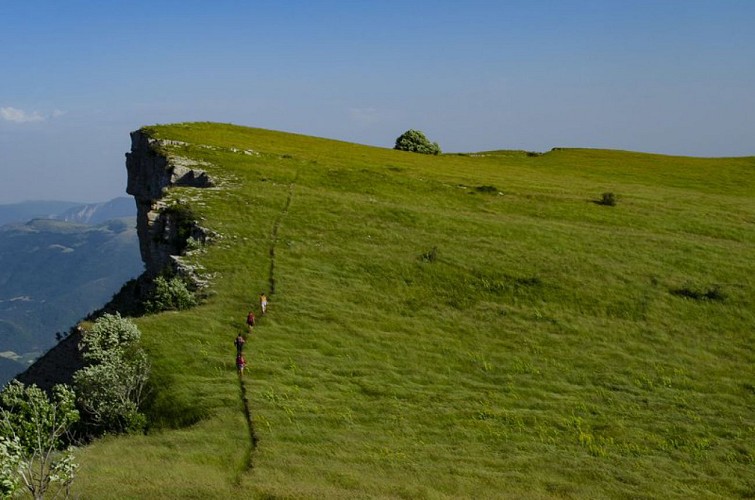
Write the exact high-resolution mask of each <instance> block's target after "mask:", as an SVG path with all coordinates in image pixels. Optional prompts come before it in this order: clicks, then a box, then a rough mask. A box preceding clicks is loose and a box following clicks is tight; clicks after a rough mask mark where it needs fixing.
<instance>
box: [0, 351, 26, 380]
mask: <svg viewBox="0 0 755 500" xmlns="http://www.w3.org/2000/svg"><path fill="white" fill-rule="evenodd" d="M2 355H3V353H2V352H0V386H2V385H3V384H5V382H6V381H8V380H10V379H12V378H13V377H14V376H15V375H17V374H18V373H20V372H21V371H23V370H25V369H26V367H27V365H25V364H22V363H19V362H18V361H15V360H13V359H7V358H4V357H3V356H2Z"/></svg>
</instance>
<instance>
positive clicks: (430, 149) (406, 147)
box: [393, 129, 440, 155]
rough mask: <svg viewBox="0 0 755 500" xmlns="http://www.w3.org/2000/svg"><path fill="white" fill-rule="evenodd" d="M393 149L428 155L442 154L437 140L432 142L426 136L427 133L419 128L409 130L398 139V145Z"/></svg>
mask: <svg viewBox="0 0 755 500" xmlns="http://www.w3.org/2000/svg"><path fill="white" fill-rule="evenodd" d="M393 149H398V150H399V151H411V152H413V153H422V154H427V155H437V154H440V146H438V143H437V142H430V140H429V139H428V138H427V137H425V134H423V133H422V132H420V131H419V130H412V129H410V130H407V131H406V132H404V133H403V134H401V135H400V136H399V137H398V138H397V139H396V145H395V146H394V147H393Z"/></svg>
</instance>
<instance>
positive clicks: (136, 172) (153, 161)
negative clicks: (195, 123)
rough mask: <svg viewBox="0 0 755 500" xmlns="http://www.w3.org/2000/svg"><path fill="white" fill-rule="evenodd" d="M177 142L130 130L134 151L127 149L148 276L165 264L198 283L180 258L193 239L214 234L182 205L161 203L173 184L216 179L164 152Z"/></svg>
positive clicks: (196, 183) (208, 184) (130, 184)
mask: <svg viewBox="0 0 755 500" xmlns="http://www.w3.org/2000/svg"><path fill="white" fill-rule="evenodd" d="M180 144H181V143H179V142H177V141H159V140H157V139H154V138H151V137H149V136H147V135H146V134H144V133H143V132H142V131H141V130H137V131H135V132H132V133H131V152H130V153H126V169H127V170H128V186H127V188H126V192H127V193H128V194H130V195H132V196H133V197H134V199H135V200H136V209H137V215H136V221H137V222H136V229H137V232H138V234H139V246H140V250H141V254H142V260H143V261H144V264H145V266H146V271H145V272H146V274H147V275H148V276H150V277H154V276H156V275H158V274H160V273H161V272H163V271H164V270H165V269H166V268H167V269H170V270H172V271H176V272H178V273H179V274H182V275H184V276H185V277H187V278H189V279H192V280H194V281H195V282H198V281H199V279H198V277H197V276H196V275H195V273H194V272H193V271H192V270H191V269H188V268H186V267H185V266H183V265H182V263H181V261H180V259H179V258H178V256H179V255H180V254H181V252H182V251H183V249H184V248H186V242H187V239H188V238H193V239H194V240H196V241H199V242H202V243H204V242H205V241H206V240H207V239H208V238H209V237H210V236H211V235H210V233H209V231H207V230H205V229H204V228H202V227H201V226H199V225H198V223H197V221H195V220H193V219H192V218H191V216H190V213H191V212H190V210H189V209H188V207H186V206H182V205H181V204H180V203H173V204H168V203H165V202H164V201H162V199H163V198H164V196H165V192H166V189H167V188H170V187H171V186H192V187H198V188H205V187H211V186H212V185H213V182H212V179H210V177H209V176H208V175H207V173H206V172H205V171H203V170H201V169H199V168H197V167H198V166H201V165H200V164H198V163H193V162H190V161H188V160H186V159H185V158H181V157H177V156H171V155H167V154H164V153H162V152H161V150H162V147H163V146H169V145H180Z"/></svg>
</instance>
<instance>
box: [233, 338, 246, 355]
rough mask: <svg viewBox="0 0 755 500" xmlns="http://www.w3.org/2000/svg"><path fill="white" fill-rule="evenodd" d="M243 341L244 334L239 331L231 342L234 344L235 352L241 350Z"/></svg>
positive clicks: (239, 352) (237, 352)
mask: <svg viewBox="0 0 755 500" xmlns="http://www.w3.org/2000/svg"><path fill="white" fill-rule="evenodd" d="M245 343H246V340H244V336H243V335H241V334H240V333H239V336H238V337H236V340H234V341H233V344H234V345H235V346H236V354H241V351H243V350H244V344H245Z"/></svg>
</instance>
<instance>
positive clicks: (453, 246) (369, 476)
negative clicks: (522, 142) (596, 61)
mask: <svg viewBox="0 0 755 500" xmlns="http://www.w3.org/2000/svg"><path fill="white" fill-rule="evenodd" d="M151 133H153V134H154V135H156V136H158V137H161V138H170V139H173V140H179V141H185V142H188V143H190V146H171V147H170V148H167V149H168V150H169V151H171V152H175V153H176V154H179V153H180V155H182V156H190V157H192V158H194V159H196V160H201V161H205V162H208V163H209V164H210V166H208V167H207V170H208V171H209V173H210V175H211V176H213V177H216V178H218V179H220V180H221V182H220V185H221V186H222V187H221V188H212V189H207V190H193V189H189V188H180V189H175V190H173V192H172V193H171V196H173V197H175V198H185V199H192V200H195V201H193V202H191V207H192V211H193V212H194V213H195V214H196V215H197V216H199V217H202V218H203V225H206V226H207V227H208V228H209V229H211V230H213V231H216V232H218V233H219V234H220V235H221V238H220V239H218V240H217V241H216V242H215V243H214V244H213V245H210V246H207V247H206V248H205V249H204V250H203V251H202V252H200V253H198V254H197V255H196V256H194V257H192V258H193V259H196V260H197V261H198V262H199V263H201V265H202V266H204V267H205V268H206V269H207V272H208V273H212V274H213V275H214V276H215V278H214V282H213V292H212V294H210V296H209V298H208V299H207V301H206V302H205V303H203V304H202V305H200V306H199V307H197V308H195V309H192V310H189V311H184V312H181V313H177V312H166V313H161V314H158V315H154V316H148V317H144V318H142V319H140V320H139V327H140V329H141V331H142V332H143V340H144V342H145V344H146V346H147V347H148V348H149V351H150V354H151V357H152V360H153V364H154V370H155V379H154V380H155V384H154V391H155V392H154V397H153V400H152V405H151V406H150V408H149V412H150V415H151V416H152V418H153V422H154V424H153V428H152V429H151V430H150V434H149V435H147V436H143V437H132V438H118V439H112V440H106V441H103V442H99V443H96V444H95V445H93V446H91V447H88V448H86V449H85V450H83V451H82V462H83V468H82V471H81V479H80V481H79V483H78V484H77V488H78V491H79V492H81V493H82V494H83V495H84V496H86V497H102V496H117V497H157V496H168V497H170V496H174V497H176V498H178V497H182V498H185V497H202V498H211V497H215V498H228V497H229V496H232V495H235V496H242V497H253V498H254V497H259V498H266V497H267V498H273V497H281V498H303V497H304V498H360V497H362V498H363V497H390V498H395V497H402V498H459V497H467V498H486V497H491V496H497V497H517V498H519V497H521V498H555V497H577V498H601V497H603V498H616V497H643V496H647V497H656V496H666V497H673V498H688V497H707V496H711V497H716V496H720V497H736V496H747V495H748V494H750V495H751V494H752V493H753V491H754V488H755V485H754V484H753V482H752V481H751V479H749V478H750V477H751V476H752V474H751V470H752V466H753V463H754V462H753V456H755V448H753V446H752V445H751V443H753V442H755V434H754V431H753V429H755V420H753V415H752V407H753V404H754V403H755V400H754V399H753V398H754V397H755V396H753V391H752V383H751V381H746V382H743V375H744V376H745V379H746V378H747V377H746V375H747V374H751V373H752V366H753V363H754V362H755V359H754V357H753V350H752V344H753V340H755V339H753V332H754V331H755V314H754V313H753V311H755V307H753V306H754V305H755V304H753V281H752V280H753V276H755V273H753V271H754V269H753V264H752V263H753V262H755V259H754V258H753V257H755V251H754V250H755V234H754V233H753V232H752V228H751V227H750V226H751V224H750V223H749V222H748V221H752V220H754V219H755V217H754V216H755V202H754V201H753V197H752V193H753V192H755V186H753V176H752V175H751V173H752V169H753V166H755V159H753V158H733V159H692V158H680V157H666V156H658V155H644V154H638V153H628V152H617V151H599V150H583V149H564V150H555V151H551V152H549V153H546V154H542V155H528V154H526V153H525V152H490V153H484V154H480V155H467V156H462V155H443V156H438V157H427V156H424V155H406V154H401V153H399V152H395V151H392V150H388V149H380V148H371V147H365V146H358V145H354V144H347V143H342V142H337V141H328V140H324V139H316V138H311V137H302V136H296V135H290V134H283V133H277V132H270V131H265V130H259V129H247V128H243V127H234V126H230V125H217V124H179V125H170V126H163V127H154V128H152V129H151ZM208 146H211V147H212V148H209V147H208ZM213 148H214V149H213ZM234 150H235V151H234ZM248 150H253V151H254V152H255V154H244V153H243V151H248ZM607 185H610V186H611V188H612V189H615V190H616V191H617V192H620V193H621V194H622V198H621V207H620V208H621V209H620V210H606V209H604V208H603V207H599V206H596V205H595V204H594V203H589V202H586V200H590V199H592V197H594V193H596V192H597V193H599V192H602V191H603V190H604V187H605V186H607ZM460 186H482V187H484V186H506V196H468V193H469V192H470V189H461V188H460ZM274 228H277V229H275V230H274ZM273 245H274V247H275V251H274V255H275V265H274V268H273V269H274V274H275V283H276V290H275V294H273V295H272V297H271V302H270V313H269V315H267V316H265V317H264V318H262V319H261V321H260V324H259V325H258V327H257V328H255V331H254V332H253V333H252V334H251V335H250V336H249V337H248V339H247V347H246V349H247V351H248V352H247V354H248V355H247V357H248V360H249V367H248V373H247V375H246V379H245V380H246V389H247V396H248V398H249V401H250V404H251V410H252V414H253V418H254V423H255V429H256V432H257V435H258V436H259V439H260V440H259V444H258V447H257V448H256V449H255V450H254V451H251V448H250V442H249V435H248V432H247V429H246V427H245V423H244V420H243V408H242V405H241V400H240V390H239V385H238V379H237V377H236V374H235V370H234V366H233V355H234V348H233V345H232V342H233V339H234V337H235V336H236V335H237V334H238V333H239V332H241V331H243V328H244V323H243V321H244V317H245V315H246V312H247V311H248V309H249V308H250V307H252V306H255V304H256V297H257V294H258V293H259V292H260V291H261V290H268V286H269V283H270V281H269V278H270V270H271V265H270V264H271V262H270V258H271V251H270V250H271V246H273ZM679 283H726V284H727V285H726V300H724V301H718V300H680V298H679V297H678V296H675V295H674V294H672V293H669V291H670V290H672V289H675V288H678V287H679ZM694 290H697V288H695V289H694ZM700 291H701V292H702V293H703V294H705V293H706V292H707V291H708V289H707V288H705V287H703V288H701V289H700ZM748 384H749V385H748ZM249 456H251V459H252V462H253V468H252V469H247V466H248V461H247V459H248V457H249Z"/></svg>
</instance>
